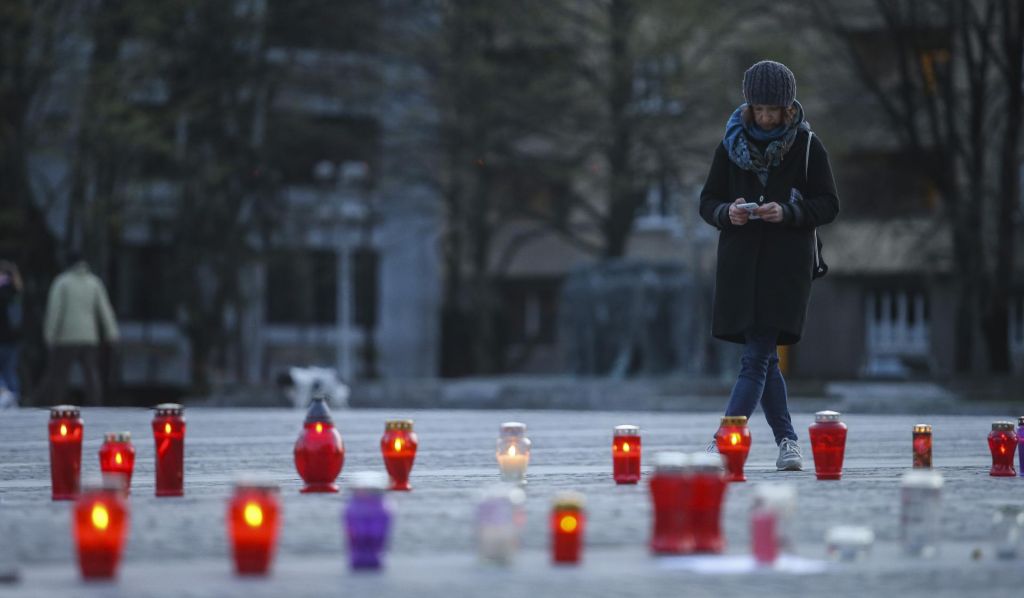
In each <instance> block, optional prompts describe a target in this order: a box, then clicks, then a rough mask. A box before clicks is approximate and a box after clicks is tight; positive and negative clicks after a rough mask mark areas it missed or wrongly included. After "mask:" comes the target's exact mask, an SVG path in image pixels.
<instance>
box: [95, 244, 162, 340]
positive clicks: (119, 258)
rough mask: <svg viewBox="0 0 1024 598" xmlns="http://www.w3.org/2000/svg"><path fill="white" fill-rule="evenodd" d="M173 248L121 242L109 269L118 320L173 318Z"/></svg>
mask: <svg viewBox="0 0 1024 598" xmlns="http://www.w3.org/2000/svg"><path fill="white" fill-rule="evenodd" d="M172 258H173V254H172V251H171V249H170V248H169V247H163V246H159V245H121V246H119V247H117V248H116V249H115V251H114V258H113V262H114V263H113V267H112V268H111V269H110V273H111V280H110V301H111V303H112V304H113V307H114V311H115V312H116V313H117V316H118V318H119V319H122V320H134V321H139V322H155V321H169V320H173V319H174V292H173V289H172V288H171V284H172V281H171V278H170V277H168V276H167V272H168V271H169V270H170V266H171V263H172V262H171V260H172Z"/></svg>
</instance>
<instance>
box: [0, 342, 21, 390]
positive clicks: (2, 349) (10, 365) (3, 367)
mask: <svg viewBox="0 0 1024 598" xmlns="http://www.w3.org/2000/svg"><path fill="white" fill-rule="evenodd" d="M0 386H3V387H4V388H6V389H7V390H9V391H11V392H13V393H14V394H15V395H17V394H18V393H19V392H20V391H21V385H20V384H18V345H16V344H14V343H0Z"/></svg>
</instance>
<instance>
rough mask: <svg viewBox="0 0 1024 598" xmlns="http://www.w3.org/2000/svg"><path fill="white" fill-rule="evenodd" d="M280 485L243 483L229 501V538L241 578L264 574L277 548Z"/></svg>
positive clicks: (236, 569) (238, 483)
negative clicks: (242, 576)
mask: <svg viewBox="0 0 1024 598" xmlns="http://www.w3.org/2000/svg"><path fill="white" fill-rule="evenodd" d="M277 494H278V487H277V484H273V483H269V482H260V481H252V480H243V481H239V482H237V483H236V484H235V493H234V496H232V497H231V499H230V500H229V501H228V513H227V522H228V537H229V538H230V539H231V552H232V554H233V555H234V560H235V572H237V573H238V574H239V575H265V574H266V573H267V571H268V570H269V569H270V562H271V561H272V560H273V558H274V548H275V547H276V545H277V530H278V519H279V513H280V505H279V503H278V499H277Z"/></svg>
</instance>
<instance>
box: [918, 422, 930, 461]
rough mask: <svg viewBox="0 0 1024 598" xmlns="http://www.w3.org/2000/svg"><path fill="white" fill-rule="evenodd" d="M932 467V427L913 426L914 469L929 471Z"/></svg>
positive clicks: (925, 425) (924, 425)
mask: <svg viewBox="0 0 1024 598" xmlns="http://www.w3.org/2000/svg"><path fill="white" fill-rule="evenodd" d="M931 466H932V427H931V426H930V425H928V424H917V425H916V426H914V468H915V469H930V468H931Z"/></svg>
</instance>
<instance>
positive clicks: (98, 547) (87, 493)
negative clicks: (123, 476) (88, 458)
mask: <svg viewBox="0 0 1024 598" xmlns="http://www.w3.org/2000/svg"><path fill="white" fill-rule="evenodd" d="M73 512H74V521H73V522H72V528H73V529H74V537H75V544H76V546H77V548H78V565H79V567H80V568H81V571H82V577H84V578H86V579H96V578H99V579H104V578H107V579H109V578H112V577H114V576H115V575H116V574H117V565H118V563H119V562H120V560H121V549H122V548H123V547H124V538H125V532H127V530H128V506H127V505H126V504H125V503H124V501H123V500H122V499H121V488H120V486H118V485H116V484H109V483H105V484H103V485H101V486H98V487H87V488H86V489H85V490H84V491H83V492H82V494H81V495H80V496H79V497H78V500H77V502H76V503H75V508H74V511H73Z"/></svg>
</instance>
